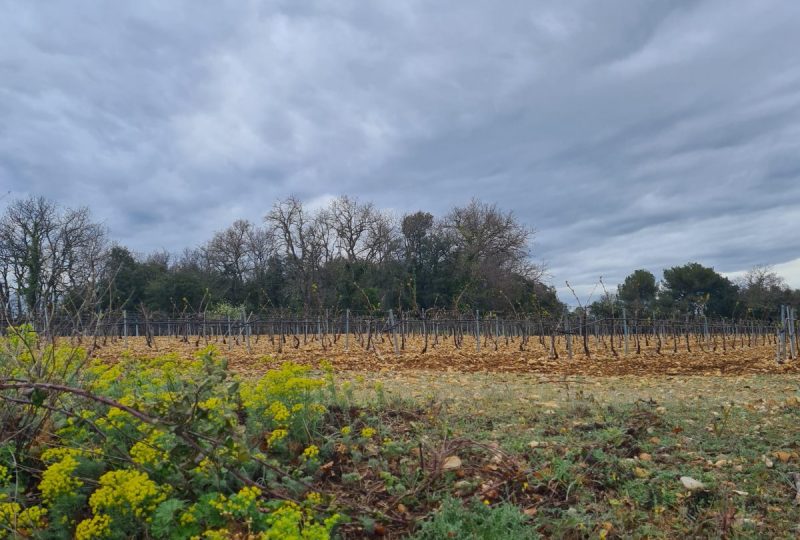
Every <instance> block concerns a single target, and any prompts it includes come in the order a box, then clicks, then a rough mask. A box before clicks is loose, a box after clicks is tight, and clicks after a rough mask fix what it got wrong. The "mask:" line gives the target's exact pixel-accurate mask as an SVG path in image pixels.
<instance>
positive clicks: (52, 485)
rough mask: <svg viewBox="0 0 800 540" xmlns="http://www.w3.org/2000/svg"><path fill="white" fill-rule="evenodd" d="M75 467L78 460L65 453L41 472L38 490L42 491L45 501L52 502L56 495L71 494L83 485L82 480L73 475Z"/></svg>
mask: <svg viewBox="0 0 800 540" xmlns="http://www.w3.org/2000/svg"><path fill="white" fill-rule="evenodd" d="M77 468H78V460H76V459H75V458H74V457H73V456H71V455H67V456H64V458H63V459H61V461H57V462H55V463H53V464H52V465H50V466H49V467H48V468H47V469H46V470H45V471H44V472H43V473H42V481H41V482H39V490H40V491H41V492H42V498H43V499H44V500H45V502H48V503H52V502H53V501H54V500H55V499H57V498H58V497H60V496H62V495H68V494H71V493H73V492H74V491H75V490H76V489H77V488H79V487H81V486H82V485H83V482H81V481H80V480H79V479H78V478H76V477H75V475H74V473H75V469H77Z"/></svg>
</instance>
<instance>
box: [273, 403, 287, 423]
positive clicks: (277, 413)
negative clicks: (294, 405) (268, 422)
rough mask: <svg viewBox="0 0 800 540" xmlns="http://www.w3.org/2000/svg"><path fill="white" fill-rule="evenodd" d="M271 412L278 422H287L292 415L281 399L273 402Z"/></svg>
mask: <svg viewBox="0 0 800 540" xmlns="http://www.w3.org/2000/svg"><path fill="white" fill-rule="evenodd" d="M269 413H270V414H271V415H272V418H274V419H275V421H276V422H285V421H286V420H288V419H289V416H290V413H289V409H287V408H286V405H284V404H283V403H281V402H280V401H273V402H272V405H270V406H269Z"/></svg>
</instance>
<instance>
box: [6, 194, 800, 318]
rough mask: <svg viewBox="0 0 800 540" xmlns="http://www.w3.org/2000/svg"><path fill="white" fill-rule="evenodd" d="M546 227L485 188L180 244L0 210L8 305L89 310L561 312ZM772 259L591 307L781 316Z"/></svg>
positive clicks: (692, 274) (684, 276)
mask: <svg viewBox="0 0 800 540" xmlns="http://www.w3.org/2000/svg"><path fill="white" fill-rule="evenodd" d="M533 235H534V231H533V229H531V228H530V227H528V226H527V225H525V224H524V223H522V222H521V221H520V220H519V219H518V218H517V217H516V216H515V215H514V214H513V213H511V212H507V211H504V210H502V209H500V208H498V207H497V206H496V205H492V204H487V203H483V202H480V201H477V200H472V201H471V202H470V203H469V204H467V205H464V206H457V207H454V208H452V209H451V210H450V211H449V212H447V213H446V214H444V215H442V216H434V215H433V214H432V213H430V212H426V211H424V210H420V211H416V212H412V213H408V214H405V215H402V216H399V217H398V216H395V215H394V214H392V213H390V212H387V211H384V210H381V209H379V208H377V207H376V206H375V205H374V204H372V203H369V202H362V201H360V200H359V199H357V198H355V197H349V196H341V197H338V198H336V199H334V200H332V201H331V202H330V203H329V204H328V205H327V206H325V207H322V208H316V209H310V208H308V207H307V206H305V205H304V204H303V203H302V202H301V201H300V200H299V199H297V198H295V197H288V198H286V199H284V200H279V201H276V202H275V203H274V204H273V206H272V207H271V208H270V209H269V210H268V211H267V212H266V213H265V215H264V218H263V220H262V221H261V222H259V223H253V222H251V221H248V220H237V221H235V222H234V223H232V224H231V225H230V226H229V227H227V228H225V229H223V230H220V231H218V232H216V233H215V234H214V235H213V236H212V237H211V238H210V239H209V240H208V241H206V242H204V243H202V244H201V245H198V246H194V247H191V248H187V249H185V250H184V251H183V252H182V253H181V254H180V255H177V256H175V255H172V254H169V253H167V252H163V251H156V252H152V253H149V254H137V253H134V252H133V251H131V250H130V249H128V248H127V247H125V246H123V245H120V244H117V243H114V242H113V241H112V240H111V239H110V238H109V235H108V232H107V231H106V230H105V228H104V227H103V226H101V225H100V224H99V223H96V222H95V221H93V219H92V217H91V213H90V211H89V210H88V209H87V208H78V209H70V208H63V207H61V206H60V205H58V204H57V203H55V202H53V201H50V200H47V199H45V198H43V197H30V198H27V199H20V200H16V201H13V202H11V203H10V204H9V205H8V206H7V208H6V209H5V212H4V213H3V214H2V217H1V218H0V301H2V305H3V306H4V312H5V314H6V317H9V316H11V317H19V316H28V317H39V318H40V317H43V316H47V315H48V314H50V315H53V314H56V313H72V314H74V313H80V312H81V311H83V310H100V309H102V310H121V309H126V310H141V309H144V310H147V311H148V312H150V313H160V314H165V315H166V314H174V313H180V312H199V311H212V312H214V311H216V312H220V313H221V312H224V311H226V310H227V311H236V310H240V309H245V310H247V311H251V312H260V311H265V310H268V309H275V308H280V309H286V310H291V311H294V312H309V311H319V310H323V309H327V310H344V309H350V310H353V311H357V312H367V313H371V312H378V311H384V310H388V309H396V310H401V311H417V312H420V311H421V310H430V309H446V310H455V311H465V310H476V309H477V310H481V311H483V312H487V311H494V312H503V313H532V312H536V313H539V314H540V315H541V314H548V315H551V316H559V315H560V314H561V313H563V312H564V311H565V310H566V309H567V308H566V305H565V304H563V303H562V302H561V301H560V300H559V299H558V296H557V295H556V290H555V288H554V287H553V286H552V285H551V284H548V283H547V282H546V281H545V272H544V269H543V268H542V266H540V265H537V264H534V263H533V262H532V259H531V241H532V239H533ZM799 301H800V292H799V291H797V290H792V289H790V288H789V287H788V286H787V285H786V283H785V282H784V281H783V280H782V278H780V276H777V275H776V274H775V273H774V272H772V271H771V270H770V269H769V268H766V267H758V268H755V269H754V270H753V271H751V272H750V273H748V274H747V276H746V277H745V278H744V279H743V280H740V281H739V282H737V283H734V282H732V281H731V280H729V279H728V278H726V277H724V276H722V275H720V274H719V273H717V272H715V271H714V270H713V269H712V268H708V267H705V266H702V265H700V264H698V263H688V264H686V265H683V266H676V267H673V268H669V269H667V270H665V271H664V275H663V279H662V280H660V281H657V280H656V278H655V276H654V275H653V274H652V273H650V272H649V271H647V270H637V271H635V272H633V273H632V274H631V275H630V276H628V277H627V278H626V279H625V280H624V282H623V283H621V284H620V285H619V287H618V289H617V290H616V291H614V292H606V293H605V294H604V296H603V297H602V298H601V299H600V300H598V301H595V302H594V303H592V304H591V305H590V306H587V307H588V308H589V309H590V310H591V312H592V313H593V314H594V315H597V316H612V317H613V316H619V315H620V313H621V311H622V309H623V308H625V309H626V310H628V311H630V313H631V315H632V316H635V317H641V316H646V315H651V314H659V315H661V316H683V315H687V314H691V315H707V316H723V317H756V318H769V317H771V316H774V315H775V313H776V312H777V309H778V306H779V305H780V304H781V303H787V304H795V305H796V304H798V302H799Z"/></svg>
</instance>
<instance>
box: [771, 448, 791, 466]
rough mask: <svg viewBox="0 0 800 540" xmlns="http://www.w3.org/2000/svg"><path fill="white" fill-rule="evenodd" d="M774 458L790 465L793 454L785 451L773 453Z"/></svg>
mask: <svg viewBox="0 0 800 540" xmlns="http://www.w3.org/2000/svg"><path fill="white" fill-rule="evenodd" d="M772 455H773V456H775V457H776V458H778V460H779V461H780V462H781V463H789V460H790V459H792V454H791V453H789V452H784V451H780V450H779V451H777V452H773V453H772Z"/></svg>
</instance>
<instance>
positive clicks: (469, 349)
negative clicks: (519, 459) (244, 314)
mask: <svg viewBox="0 0 800 540" xmlns="http://www.w3.org/2000/svg"><path fill="white" fill-rule="evenodd" d="M648 340H649V341H648V342H647V343H645V338H644V337H642V338H641V339H640V341H641V346H640V351H641V352H640V353H639V354H637V353H636V352H635V348H634V345H633V338H631V343H630V349H629V352H628V354H627V355H625V354H624V353H623V347H622V346H621V344H620V343H617V344H616V346H615V351H616V356H615V355H614V354H613V353H612V351H611V347H610V343H609V341H608V339H605V340H603V341H595V340H594V338H592V340H591V341H590V347H589V352H590V355H589V357H588V358H587V357H586V355H585V354H584V352H583V349H582V346H581V344H580V343H579V342H578V340H573V344H572V348H573V353H572V359H570V358H569V353H568V351H567V344H566V340H565V339H564V338H563V337H559V338H558V339H557V340H556V342H555V350H556V353H557V355H558V358H552V356H553V355H551V354H550V349H549V342H548V341H546V340H545V344H544V345H542V344H541V343H540V342H539V341H538V340H537V339H536V338H531V339H529V340H528V343H526V344H525V345H524V346H523V348H524V350H522V351H521V350H520V340H519V338H517V339H516V340H511V339H510V340H509V341H508V343H506V342H505V340H503V339H500V340H499V341H498V343H497V348H496V349H495V343H494V341H492V340H488V339H484V340H483V342H482V346H481V350H480V352H478V351H477V350H476V347H475V341H474V340H473V339H471V338H465V339H464V342H463V343H462V345H461V347H460V348H456V347H455V346H454V344H453V340H452V339H440V340H439V343H438V344H434V342H433V339H432V338H431V339H430V340H429V345H428V350H427V351H426V352H425V353H422V352H421V351H422V350H423V347H424V341H423V339H422V338H420V337H419V336H413V337H409V338H407V339H406V340H405V343H404V346H403V343H402V342H399V343H398V349H399V353H398V354H395V352H394V344H393V341H392V339H391V337H388V336H383V335H382V336H379V337H378V338H377V339H376V340H375V343H374V350H373V349H370V350H365V349H364V348H363V347H361V346H360V345H359V343H358V341H357V340H356V339H355V338H354V337H352V336H351V342H350V344H349V349H350V350H349V351H347V350H345V343H344V339H343V338H342V337H339V338H338V339H336V340H335V341H334V339H333V338H325V345H324V346H323V345H322V342H321V341H320V340H319V339H317V338H316V337H311V338H309V339H308V340H307V342H306V343H303V341H302V340H298V343H297V347H296V348H295V346H294V345H293V343H292V341H291V340H289V341H288V343H287V344H285V345H284V346H283V347H282V350H281V351H279V350H278V347H277V345H276V344H275V343H274V342H271V341H270V340H269V338H268V337H266V336H253V337H252V338H251V339H250V346H249V349H248V346H247V345H246V343H245V340H244V339H242V338H241V337H235V338H234V339H232V340H228V341H226V340H224V338H216V339H208V340H206V339H203V338H201V337H199V336H193V337H189V338H187V339H186V340H185V341H184V340H183V339H182V338H180V337H157V338H155V339H154V342H153V347H148V346H147V343H146V341H145V339H144V338H142V337H129V338H127V339H124V338H116V339H113V340H112V339H109V340H107V341H106V342H105V343H103V341H102V340H98V341H97V342H96V344H97V350H96V351H94V354H96V355H97V356H99V357H100V358H105V359H109V360H113V359H114V358H117V357H119V356H120V355H121V354H123V353H124V352H126V351H127V352H129V353H131V354H134V355H135V356H137V357H141V358H147V357H153V356H157V355H160V354H164V353H175V354H177V355H178V356H179V357H182V358H191V357H192V356H193V355H194V353H195V352H196V351H197V350H198V349H199V348H202V347H205V346H207V345H214V346H215V347H217V349H218V350H219V351H220V353H221V354H223V355H225V357H226V358H228V360H229V362H230V365H231V367H232V368H233V369H234V370H236V371H239V372H241V373H254V374H255V373H259V372H261V371H263V370H265V369H269V368H273V367H276V366H278V365H280V364H281V363H283V362H286V361H292V362H297V363H300V364H304V365H311V366H316V364H317V363H318V362H319V360H320V359H323V358H324V359H326V360H328V361H330V362H331V364H332V365H333V368H334V370H336V371H364V372H381V371H392V372H394V371H408V370H432V371H436V372H447V371H454V372H465V373H472V372H490V373H529V374H537V375H545V376H550V377H558V376H565V375H607V376H624V375H712V376H713V375H724V376H730V375H748V374H749V375H755V374H768V373H787V374H788V373H798V374H800V363H799V362H786V363H783V364H778V363H777V362H776V361H775V345H774V344H772V343H771V342H769V341H767V342H766V343H763V344H762V342H761V341H760V340H759V343H758V344H756V343H753V344H752V346H747V339H746V338H744V344H742V342H741V341H740V340H741V338H740V339H737V340H736V341H737V342H736V343H733V342H732V340H730V338H728V340H727V343H726V345H725V348H724V349H723V345H722V340H721V338H720V337H718V336H714V338H713V341H711V342H710V343H708V344H706V343H705V342H703V341H696V340H694V339H692V340H690V344H689V350H687V347H686V342H685V341H684V339H683V338H681V339H679V340H678V341H677V343H673V342H672V340H670V341H669V342H667V343H665V344H663V345H662V347H661V352H660V353H659V352H656V346H655V344H654V343H653V342H652V338H648ZM275 341H277V340H275ZM92 343H93V342H89V343H86V344H85V345H87V346H90V345H91V344H92ZM401 347H402V348H401Z"/></svg>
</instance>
